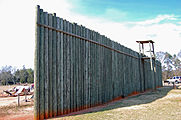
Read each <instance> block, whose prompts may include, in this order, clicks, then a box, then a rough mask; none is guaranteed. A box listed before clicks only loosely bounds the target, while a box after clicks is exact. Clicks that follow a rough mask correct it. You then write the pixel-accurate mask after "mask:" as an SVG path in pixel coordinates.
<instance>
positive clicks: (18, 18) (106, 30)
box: [0, 0, 181, 68]
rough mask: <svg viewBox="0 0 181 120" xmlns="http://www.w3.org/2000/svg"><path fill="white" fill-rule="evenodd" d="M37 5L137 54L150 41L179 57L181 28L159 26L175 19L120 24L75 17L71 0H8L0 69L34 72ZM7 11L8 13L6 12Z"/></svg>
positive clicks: (0, 9) (0, 11) (164, 17)
mask: <svg viewBox="0 0 181 120" xmlns="http://www.w3.org/2000/svg"><path fill="white" fill-rule="evenodd" d="M37 4H39V5H40V7H41V8H43V9H44V10H45V11H47V12H49V13H54V12H55V13H57V16H59V17H62V18H65V19H67V20H68V21H71V22H76V23H78V24H82V25H84V26H86V27H87V28H90V29H92V30H95V31H97V32H99V33H100V34H103V35H106V36H107V37H109V38H111V40H114V41H117V42H119V43H120V44H122V45H125V46H127V47H129V48H132V49H133V50H136V51H138V44H137V43H136V41H137V40H147V39H152V40H153V41H155V42H156V43H155V45H156V46H155V48H156V51H168V52H169V53H171V54H174V53H175V54H177V53H178V52H179V51H180V45H181V25H176V24H173V23H168V22H167V23H162V24H159V23H160V21H163V20H175V19H177V18H176V17H175V16H174V15H159V16H158V17H156V18H154V19H151V20H146V21H141V22H134V23H133V22H132V23H129V22H128V23H119V22H113V21H111V20H107V19H106V18H105V19H104V18H96V17H89V16H83V15H80V14H77V13H74V12H73V11H72V10H71V9H72V8H73V5H71V4H70V3H68V2H67V0H61V1H60V0H54V2H52V1H48V0H47V1H46V0H39V1H33V2H32V1H28V2H27V1H24V0H16V1H11V0H6V1H3V2H2V4H0V14H1V16H2V17H1V20H0V21H1V22H0V27H1V29H0V33H1V36H0V37H1V38H0V55H1V59H0V66H4V65H12V66H17V67H21V66H22V65H26V66H27V67H32V68H33V60H34V41H35V6H36V5H37ZM5 10H6V12H3V11H5ZM108 12H109V11H108ZM118 14H119V13H118Z"/></svg>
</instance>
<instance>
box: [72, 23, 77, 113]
mask: <svg viewBox="0 0 181 120" xmlns="http://www.w3.org/2000/svg"><path fill="white" fill-rule="evenodd" d="M72 32H73V34H75V32H76V30H75V23H74V24H73V27H72ZM72 41H73V62H74V68H73V69H74V71H73V111H74V112H75V111H76V100H77V97H76V94H77V91H76V80H77V79H76V73H77V69H76V65H77V62H76V52H77V51H76V38H75V37H73V40H72Z"/></svg>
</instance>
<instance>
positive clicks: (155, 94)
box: [56, 86, 173, 118]
mask: <svg viewBox="0 0 181 120" xmlns="http://www.w3.org/2000/svg"><path fill="white" fill-rule="evenodd" d="M172 89H173V87H171V86H165V87H162V88H157V90H156V91H148V92H145V93H141V94H139V95H136V96H131V97H127V98H125V99H121V100H118V101H114V102H110V103H107V104H104V105H101V106H97V107H93V108H89V109H86V110H81V111H78V112H73V113H70V114H67V115H63V116H57V117H56V118H60V117H65V116H75V115H81V114H87V113H94V112H101V111H106V110H112V109H116V108H123V107H130V106H134V105H141V104H147V103H151V102H153V101H155V100H157V99H160V98H163V97H164V96H166V95H167V94H168V92H169V91H170V90H172Z"/></svg>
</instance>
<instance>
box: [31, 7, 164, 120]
mask: <svg viewBox="0 0 181 120" xmlns="http://www.w3.org/2000/svg"><path fill="white" fill-rule="evenodd" d="M36 19H37V21H36V24H37V25H36V47H35V104H34V118H35V119H44V118H49V117H55V116H57V115H63V114H68V113H71V112H75V111H79V110H82V109H86V108H90V107H93V106H96V105H101V104H104V103H107V102H109V101H112V100H116V99H121V98H123V97H126V96H129V95H131V94H137V93H140V92H144V91H146V90H149V89H153V88H156V87H160V86H162V83H161V81H162V80H161V79H162V78H161V64H160V63H159V62H158V61H156V73H155V78H156V79H155V80H153V71H151V68H150V62H149V60H145V61H144V62H140V61H141V60H140V59H139V57H140V55H139V54H138V53H137V52H135V51H133V50H131V49H129V48H127V47H125V46H123V45H121V44H119V43H117V42H114V41H111V40H110V39H109V38H107V37H106V36H104V35H100V34H99V33H97V32H95V31H92V30H90V29H87V28H86V27H84V26H80V25H77V24H76V23H70V22H68V21H66V20H63V19H61V18H59V17H57V16H56V14H53V15H52V14H48V13H47V12H43V10H42V9H40V7H39V6H37V18H36Z"/></svg>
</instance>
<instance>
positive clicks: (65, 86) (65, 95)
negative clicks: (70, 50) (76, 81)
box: [63, 20, 68, 114]
mask: <svg viewBox="0 0 181 120" xmlns="http://www.w3.org/2000/svg"><path fill="white" fill-rule="evenodd" d="M63 30H64V31H66V30H67V21H66V20H64V21H63ZM63 43H64V44H63V52H64V53H63V55H64V56H63V94H64V96H63V101H64V102H63V106H64V108H63V109H64V111H63V114H67V103H68V102H67V86H68V84H67V35H65V34H64V35H63Z"/></svg>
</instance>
